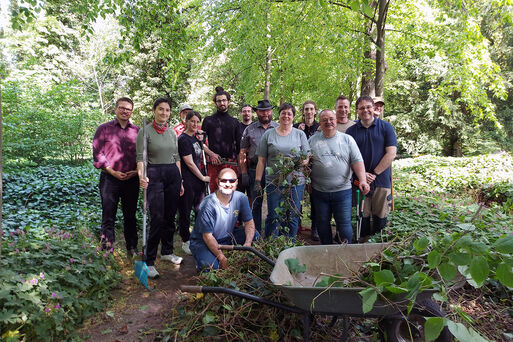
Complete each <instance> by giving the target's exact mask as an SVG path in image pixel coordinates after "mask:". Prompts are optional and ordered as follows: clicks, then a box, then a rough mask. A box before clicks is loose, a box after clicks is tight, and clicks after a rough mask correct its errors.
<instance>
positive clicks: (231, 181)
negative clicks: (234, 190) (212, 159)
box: [219, 178, 237, 184]
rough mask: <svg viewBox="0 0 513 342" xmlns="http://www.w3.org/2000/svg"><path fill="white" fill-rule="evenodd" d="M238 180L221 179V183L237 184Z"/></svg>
mask: <svg viewBox="0 0 513 342" xmlns="http://www.w3.org/2000/svg"><path fill="white" fill-rule="evenodd" d="M236 181H237V178H219V183H232V184H233V183H235V182H236Z"/></svg>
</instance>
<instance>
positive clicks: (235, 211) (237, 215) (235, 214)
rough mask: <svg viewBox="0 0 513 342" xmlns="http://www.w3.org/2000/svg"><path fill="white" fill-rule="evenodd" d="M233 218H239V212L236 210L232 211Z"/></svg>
mask: <svg viewBox="0 0 513 342" xmlns="http://www.w3.org/2000/svg"><path fill="white" fill-rule="evenodd" d="M233 216H234V217H239V210H238V209H237V210H234V211H233Z"/></svg>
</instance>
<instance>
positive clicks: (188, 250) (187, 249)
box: [182, 240, 192, 255]
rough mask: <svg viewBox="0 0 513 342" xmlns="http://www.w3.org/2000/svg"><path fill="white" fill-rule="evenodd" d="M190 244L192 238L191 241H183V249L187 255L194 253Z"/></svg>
mask: <svg viewBox="0 0 513 342" xmlns="http://www.w3.org/2000/svg"><path fill="white" fill-rule="evenodd" d="M190 245H191V240H189V241H187V242H183V243H182V250H183V251H184V252H185V254H187V255H192V252H191V248H190Z"/></svg>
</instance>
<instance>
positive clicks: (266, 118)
mask: <svg viewBox="0 0 513 342" xmlns="http://www.w3.org/2000/svg"><path fill="white" fill-rule="evenodd" d="M258 121H260V123H261V124H264V125H266V124H268V123H269V122H271V119H270V118H269V117H265V118H258Z"/></svg>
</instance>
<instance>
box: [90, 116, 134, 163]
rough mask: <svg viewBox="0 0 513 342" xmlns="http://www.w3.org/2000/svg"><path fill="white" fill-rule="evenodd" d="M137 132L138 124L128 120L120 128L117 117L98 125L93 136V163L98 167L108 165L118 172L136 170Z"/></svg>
mask: <svg viewBox="0 0 513 342" xmlns="http://www.w3.org/2000/svg"><path fill="white" fill-rule="evenodd" d="M138 132H139V127H138V126H136V125H134V124H132V123H130V122H129V123H128V124H127V126H126V127H125V128H122V127H121V125H120V124H119V122H118V120H117V119H115V120H113V121H109V122H106V123H104V124H102V125H100V126H99V127H98V129H97V130H96V133H95V134H94V138H93V160H94V161H93V165H94V166H95V167H96V168H98V169H105V168H106V167H107V166H110V167H111V168H112V169H114V171H120V172H128V171H133V170H136V169H137V163H136V162H135V157H136V149H135V142H136V140H137V133H138Z"/></svg>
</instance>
